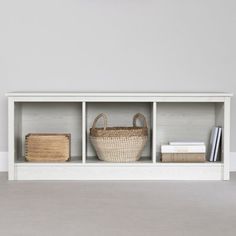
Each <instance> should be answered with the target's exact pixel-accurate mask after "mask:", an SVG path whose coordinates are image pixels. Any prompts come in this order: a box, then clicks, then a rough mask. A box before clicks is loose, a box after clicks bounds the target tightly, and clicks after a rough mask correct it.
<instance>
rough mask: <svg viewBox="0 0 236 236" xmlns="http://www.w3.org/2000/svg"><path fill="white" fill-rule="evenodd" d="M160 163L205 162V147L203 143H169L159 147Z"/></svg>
mask: <svg viewBox="0 0 236 236" xmlns="http://www.w3.org/2000/svg"><path fill="white" fill-rule="evenodd" d="M161 161H162V162H205V161H206V145H205V143H203V142H170V143H169V145H162V146H161Z"/></svg>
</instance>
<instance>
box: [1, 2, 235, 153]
mask: <svg viewBox="0 0 236 236" xmlns="http://www.w3.org/2000/svg"><path fill="white" fill-rule="evenodd" d="M235 12H236V1H235V0H194V1H193V0H90V1H88V0H83V1H82V0H74V1H72V0H64V1H59V0H41V1H31V0H27V1H26V0H21V1H18V0H11V1H7V0H0V131H1V132H0V151H7V99H6V98H5V97H4V94H5V92H7V91H120V92H124V91H143V92H149V91H158V92H159V91H161V92H164V91H167V92H169V91H176V92H179V91H185V92H192V91H194V92H206V91H207V92H208V91H212V92H216V91H217V92H218V91H221V92H234V93H235V94H236V14H235ZM235 119H236V100H235V99H233V100H232V146H231V151H236V124H235V122H234V120H235Z"/></svg>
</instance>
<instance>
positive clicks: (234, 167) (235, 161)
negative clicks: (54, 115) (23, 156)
mask: <svg viewBox="0 0 236 236" xmlns="http://www.w3.org/2000/svg"><path fill="white" fill-rule="evenodd" d="M7 156H8V153H7V152H0V172H6V171H7V165H8V158H7ZM230 171H236V152H231V154H230Z"/></svg>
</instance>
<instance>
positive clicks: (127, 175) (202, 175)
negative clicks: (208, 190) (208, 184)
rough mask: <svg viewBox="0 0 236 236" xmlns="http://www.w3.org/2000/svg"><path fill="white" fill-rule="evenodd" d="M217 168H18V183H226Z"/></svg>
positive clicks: (219, 169) (22, 166)
mask: <svg viewBox="0 0 236 236" xmlns="http://www.w3.org/2000/svg"><path fill="white" fill-rule="evenodd" d="M222 168H223V167H222V165H215V166H210V167H208V166H206V167H204V166H203V167H202V166H198V165H196V166H181V167H176V166H167V165H164V166H159V165H156V166H134V167H132V166H130V167H129V166H119V167H117V166H99V167H98V166H97V165H94V166H92V165H91V166H86V167H84V166H82V165H81V166H66V167H65V166H59V165H57V166H54V167H52V166H42V165H34V166H26V165H21V166H19V165H18V166H16V179H18V180H222V177H223V176H222Z"/></svg>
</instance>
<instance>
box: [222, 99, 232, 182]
mask: <svg viewBox="0 0 236 236" xmlns="http://www.w3.org/2000/svg"><path fill="white" fill-rule="evenodd" d="M223 162H224V180H229V178H230V176H229V167H230V98H225V103H224V127H223Z"/></svg>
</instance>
